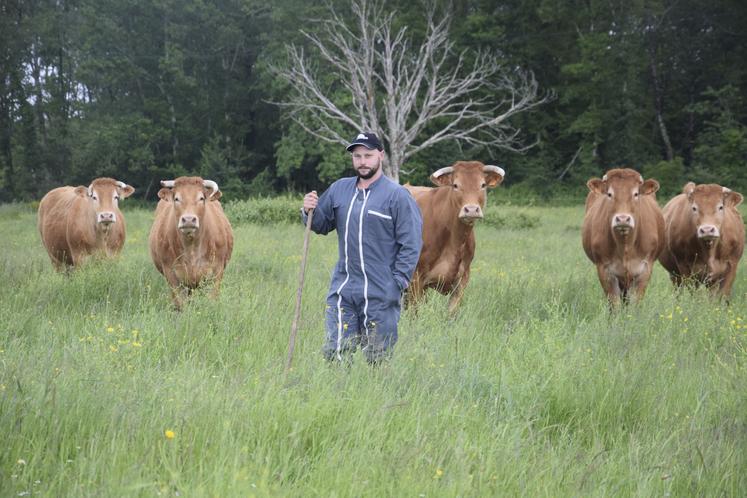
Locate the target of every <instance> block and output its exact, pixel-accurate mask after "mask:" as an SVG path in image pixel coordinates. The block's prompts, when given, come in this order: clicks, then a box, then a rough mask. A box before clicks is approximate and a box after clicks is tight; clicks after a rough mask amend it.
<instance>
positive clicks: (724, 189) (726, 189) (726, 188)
mask: <svg viewBox="0 0 747 498" xmlns="http://www.w3.org/2000/svg"><path fill="white" fill-rule="evenodd" d="M721 188H722V189H723V192H724V194H730V193H731V189H730V188H728V187H721Z"/></svg>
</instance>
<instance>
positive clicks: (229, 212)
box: [223, 195, 301, 225]
mask: <svg viewBox="0 0 747 498" xmlns="http://www.w3.org/2000/svg"><path fill="white" fill-rule="evenodd" d="M223 209H224V211H225V212H226V216H227V217H228V219H229V220H230V221H231V224H233V225H240V224H243V223H256V224H258V225H272V224H276V223H300V219H301V213H300V211H301V199H300V198H299V197H295V196H290V195H286V196H280V197H264V198H253V199H247V200H243V201H230V202H227V203H226V204H225V205H224V206H223Z"/></svg>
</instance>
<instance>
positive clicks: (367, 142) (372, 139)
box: [346, 132, 384, 152]
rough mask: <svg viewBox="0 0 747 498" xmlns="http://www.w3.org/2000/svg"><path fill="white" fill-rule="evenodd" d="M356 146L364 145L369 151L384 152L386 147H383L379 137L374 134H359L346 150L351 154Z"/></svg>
mask: <svg viewBox="0 0 747 498" xmlns="http://www.w3.org/2000/svg"><path fill="white" fill-rule="evenodd" d="M356 145H362V146H364V147H365V148H367V149H376V150H384V146H383V145H381V142H380V141H379V137H377V136H376V135H375V134H373V133H363V132H361V133H358V136H357V137H355V138H354V139H353V141H352V142H350V145H348V146H347V149H346V150H347V151H348V152H350V151H351V150H352V149H353V147H355V146H356Z"/></svg>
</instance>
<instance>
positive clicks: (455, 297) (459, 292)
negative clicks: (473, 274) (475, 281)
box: [449, 270, 469, 316]
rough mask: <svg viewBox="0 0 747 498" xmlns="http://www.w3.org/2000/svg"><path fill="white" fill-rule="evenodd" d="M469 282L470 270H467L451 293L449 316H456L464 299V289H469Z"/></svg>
mask: <svg viewBox="0 0 747 498" xmlns="http://www.w3.org/2000/svg"><path fill="white" fill-rule="evenodd" d="M468 282H469V270H466V271H465V272H464V274H463V275H462V277H461V278H460V279H459V280H458V281H457V283H456V285H455V286H454V290H452V291H451V297H449V315H452V316H453V315H455V314H456V311H457V309H458V308H459V303H461V302H462V297H464V289H466V288H467V283H468Z"/></svg>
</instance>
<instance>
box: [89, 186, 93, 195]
mask: <svg viewBox="0 0 747 498" xmlns="http://www.w3.org/2000/svg"><path fill="white" fill-rule="evenodd" d="M88 197H93V183H92V184H90V185H89V186H88Z"/></svg>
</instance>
